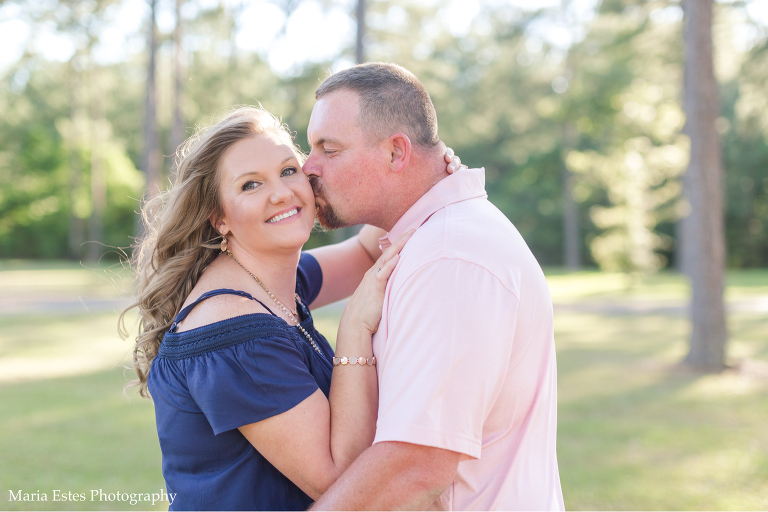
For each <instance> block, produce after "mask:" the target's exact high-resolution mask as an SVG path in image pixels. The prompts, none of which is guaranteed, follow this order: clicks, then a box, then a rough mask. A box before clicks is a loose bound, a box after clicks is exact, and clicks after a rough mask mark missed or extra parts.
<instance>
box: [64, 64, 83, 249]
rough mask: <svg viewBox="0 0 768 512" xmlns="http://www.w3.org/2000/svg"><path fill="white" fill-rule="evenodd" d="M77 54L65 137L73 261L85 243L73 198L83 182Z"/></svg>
mask: <svg viewBox="0 0 768 512" xmlns="http://www.w3.org/2000/svg"><path fill="white" fill-rule="evenodd" d="M79 55H80V54H79V52H78V53H76V54H75V56H74V57H72V60H71V61H70V66H69V79H70V83H69V118H70V121H71V123H70V130H71V132H70V133H69V134H68V135H67V145H68V150H69V158H68V162H69V194H68V197H69V200H70V205H69V236H68V245H69V257H70V258H71V259H73V260H79V259H80V258H82V256H83V242H84V241H85V226H84V225H83V219H81V218H80V217H79V216H78V215H77V213H76V211H75V204H74V203H75V198H76V197H77V196H78V195H79V193H80V187H82V182H83V161H82V159H81V158H80V151H79V150H80V148H79V142H80V134H79V133H78V132H77V130H78V127H79V120H80V118H81V113H80V109H81V105H82V101H81V97H80V96H81V95H82V82H81V80H80V77H81V72H80V71H78V70H76V69H75V64H74V61H75V59H77V58H79Z"/></svg>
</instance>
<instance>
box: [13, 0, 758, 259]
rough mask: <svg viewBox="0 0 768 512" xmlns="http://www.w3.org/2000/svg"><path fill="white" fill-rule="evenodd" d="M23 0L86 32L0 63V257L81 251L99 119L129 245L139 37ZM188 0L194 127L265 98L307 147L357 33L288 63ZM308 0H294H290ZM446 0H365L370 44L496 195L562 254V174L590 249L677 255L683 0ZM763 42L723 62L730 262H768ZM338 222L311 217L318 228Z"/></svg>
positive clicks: (123, 241)
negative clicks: (324, 94)
mask: <svg viewBox="0 0 768 512" xmlns="http://www.w3.org/2000/svg"><path fill="white" fill-rule="evenodd" d="M14 3H15V4H17V5H20V6H21V7H22V9H23V12H24V16H25V19H26V20H27V21H28V23H29V24H30V26H32V30H33V33H34V31H35V30H38V29H39V28H40V27H42V26H44V25H45V27H48V28H47V29H46V30H51V26H55V30H57V31H58V32H59V33H61V34H64V35H65V36H67V37H69V38H71V40H72V41H74V42H75V46H76V51H75V52H74V54H73V55H72V57H71V58H70V60H69V61H67V62H50V61H46V60H45V59H44V57H43V56H42V55H41V54H40V52H39V51H37V50H35V48H34V47H32V46H31V47H30V48H29V49H28V50H27V51H26V53H25V54H24V56H23V57H22V58H21V60H19V62H17V63H15V64H14V65H13V66H11V67H10V68H8V69H6V70H5V72H4V75H2V77H0V83H1V84H2V86H1V87H0V107H1V108H2V109H3V112H4V115H3V117H2V119H0V257H40V258H43V257H45V258H53V257H56V258H63V257H72V258H82V257H83V256H84V254H85V250H84V249H83V246H82V245H81V244H82V243H83V242H86V241H87V233H86V226H87V225H88V220H89V216H90V215H91V214H92V211H93V208H92V201H93V197H92V192H91V186H90V180H91V175H90V171H91V165H92V153H91V151H92V144H91V139H92V137H91V136H89V134H91V133H93V130H94V129H95V128H96V129H98V130H99V132H98V133H99V141H100V145H99V148H100V149H102V151H101V152H100V153H99V154H102V155H104V158H105V168H106V175H107V192H106V193H107V207H106V210H105V213H104V219H103V221H104V233H105V234H104V240H100V241H99V242H100V243H104V244H106V245H110V246H120V247H127V246H129V245H130V243H131V241H132V239H131V237H132V236H134V233H135V229H136V222H135V214H134V212H135V211H136V210H137V209H138V208H139V199H140V198H141V196H142V194H143V193H144V188H143V187H144V186H145V183H144V181H143V178H142V174H141V173H140V172H139V171H138V170H137V169H139V168H140V167H141V165H142V158H141V155H142V148H143V144H144V141H143V140H142V126H143V122H144V119H143V112H144V108H143V102H144V80H145V73H146V56H145V55H144V54H143V53H137V54H135V55H134V56H130V55H129V58H128V59H127V60H125V61H121V62H111V63H101V64H100V63H99V60H98V59H97V58H95V56H94V53H93V52H94V45H95V43H96V41H98V39H99V37H101V36H102V35H103V31H104V30H105V29H104V27H105V26H106V25H105V20H106V19H107V18H108V17H109V16H110V14H109V13H110V9H114V6H119V5H120V4H121V2H119V1H118V0H110V1H107V0H102V1H93V2H66V1H64V0H58V1H56V0H51V2H49V3H48V4H50V5H48V4H47V5H48V7H47V8H45V9H41V8H39V7H37V3H35V2H31V1H29V0H17V1H16V2H14ZM187 3H189V4H192V5H193V7H194V9H187V10H183V12H185V13H187V14H185V16H186V17H185V18H184V19H183V22H184V26H183V34H184V36H183V41H184V65H185V70H184V74H185V77H186V78H185V80H184V93H183V98H182V100H183V101H182V105H181V106H182V114H183V118H184V126H185V127H186V132H187V135H190V134H191V133H192V132H193V131H194V129H195V127H196V126H198V125H204V124H207V123H208V122H210V121H211V120H212V119H213V118H215V117H216V116H217V115H220V114H222V113H223V112H226V111H227V109H228V108H230V107H231V106H232V105H242V104H261V105H263V106H264V107H265V108H266V109H268V110H270V111H271V112H274V113H276V114H278V115H280V116H282V119H283V121H285V122H286V123H287V124H288V125H289V126H290V128H291V129H292V130H293V131H295V132H296V140H297V142H299V143H300V144H301V145H302V146H303V147H304V148H305V149H306V148H307V146H306V127H307V123H308V120H309V115H310V112H311V109H312V106H313V104H314V90H315V88H316V87H317V85H318V84H319V82H320V81H321V80H322V78H323V77H324V76H325V75H326V74H327V72H328V70H329V69H331V68H333V67H334V66H338V65H339V63H340V62H343V61H346V62H350V61H353V60H354V39H351V40H350V44H349V47H348V48H347V49H345V50H344V51H343V52H341V54H340V55H338V59H336V61H335V62H334V61H328V62H319V63H307V64H305V65H304V66H303V67H302V68H301V69H297V70H295V72H293V73H292V74H291V75H289V76H285V75H279V74H277V73H275V72H273V71H272V70H271V69H270V66H269V65H268V63H267V62H266V61H265V60H264V56H263V55H260V54H259V53H257V52H252V51H246V50H244V49H242V48H240V47H239V46H238V45H237V42H236V38H235V33H236V27H237V25H238V16H239V15H240V11H239V10H238V7H237V6H235V7H233V5H235V4H233V3H231V2H221V3H217V2H198V1H196V0H188V2H187ZM331 3H332V2H328V1H325V2H324V4H323V5H330V4H331ZM6 4H7V2H6ZM6 4H3V5H6ZM280 5H282V4H280ZM286 5H288V4H286ZM296 5H297V3H296V2H291V3H290V6H289V7H291V9H288V11H290V10H292V9H294V8H295V7H296ZM442 8H443V6H442V5H441V4H440V3H426V4H425V3H422V2H417V1H414V0H369V1H368V2H367V11H368V12H367V15H366V23H367V31H366V39H365V41H366V57H367V58H368V59H369V60H383V61H390V62H397V63H399V64H401V65H403V66H405V67H407V68H408V69H410V70H412V71H413V72H414V73H415V74H416V75H417V76H419V78H421V79H422V81H423V82H424V84H425V86H426V87H427V89H428V90H429V91H430V94H431V96H432V99H433V102H434V104H435V107H436V109H437V112H438V118H439V120H440V134H441V137H442V139H443V140H445V141H446V142H447V143H448V144H449V145H451V146H452V147H453V148H454V149H455V150H456V151H457V152H458V154H459V155H460V156H461V157H462V159H463V161H464V162H465V163H467V164H469V165H470V166H483V167H485V169H486V181H487V183H486V185H487V190H488V193H489V196H490V199H491V200H492V201H493V202H494V203H495V204H496V205H497V206H498V207H499V208H500V209H501V210H502V211H503V212H504V213H505V214H506V215H507V216H508V217H509V218H510V219H511V220H512V222H513V223H514V224H515V225H516V226H517V228H518V229H519V231H520V232H521V234H522V235H523V237H524V238H525V239H526V241H527V242H528V244H529V245H530V247H531V248H532V250H533V252H534V253H535V254H536V256H537V258H538V259H539V261H540V262H542V263H543V264H552V265H559V264H562V262H563V253H564V247H563V244H564V238H565V236H564V235H565V233H564V222H563V218H564V215H568V214H569V213H568V210H567V208H566V206H567V205H566V204H565V202H564V199H563V197H564V187H565V186H566V185H567V186H568V187H569V188H567V189H566V193H567V194H570V196H571V197H572V198H573V200H574V201H575V214H576V215H577V217H578V218H577V222H578V228H579V234H580V246H579V248H578V249H579V250H580V251H581V257H582V258H581V259H582V261H585V262H586V263H587V264H597V265H600V266H601V267H603V268H606V269H616V270H622V271H626V272H641V273H643V272H652V271H654V270H655V269H658V268H662V267H664V266H667V265H670V264H671V263H673V262H674V261H675V258H676V254H677V246H676V242H675V234H676V233H675V223H676V221H677V219H678V218H679V217H680V216H681V215H682V214H684V213H685V211H686V204H685V202H684V201H682V200H681V187H680V174H681V172H682V170H683V169H684V168H685V166H686V163H687V158H688V143H687V140H686V138H685V137H684V136H682V135H680V133H681V128H682V126H683V123H684V116H683V114H682V107H681V104H682V103H681V85H682V24H681V16H680V15H679V14H680V12H681V11H680V7H679V3H678V2H675V1H673V0H648V1H646V0H603V1H602V2H600V3H598V6H597V8H596V11H595V12H594V14H593V15H592V16H590V17H587V18H579V19H576V18H574V19H573V20H571V21H568V20H566V21H565V22H564V21H563V16H564V15H565V14H564V13H566V11H563V10H539V11H530V10H520V9H518V8H515V7H512V6H510V5H506V4H504V3H499V2H487V3H481V6H480V11H479V12H478V13H477V15H476V16H475V17H474V18H473V19H472V21H471V23H469V24H468V29H467V30H466V31H461V32H457V31H456V30H455V29H454V27H452V26H451V24H450V23H449V20H447V19H446V17H445V15H444V13H443V12H442V11H441V9H442ZM740 9H743V7H742V6H741V5H740V4H733V5H729V4H722V5H719V6H718V9H717V12H716V23H717V24H718V25H717V27H718V30H717V31H716V37H719V38H720V39H716V41H715V45H716V46H717V45H718V44H720V43H719V41H721V40H725V39H727V38H729V37H732V36H731V34H732V32H733V30H735V27H736V25H734V23H735V22H734V20H735V19H737V18H738V17H734V16H731V15H730V14H728V13H733V12H737V11H738V12H741V11H739V10H740ZM0 12H1V11H0ZM568 12H570V11H568ZM349 14H350V16H353V14H354V13H353V12H352V11H351V7H350V13H349ZM742 18H743V17H742ZM739 19H741V18H739ZM558 23H559V24H560V25H558ZM46 24H47V25H46ZM52 24H53V25H52ZM558 26H560V27H562V26H567V27H568V29H569V30H570V31H571V33H572V34H573V41H572V44H562V43H559V44H556V43H557V42H556V41H554V40H552V39H548V38H547V37H545V36H546V34H547V31H548V30H550V31H555V30H559V29H558V28H557V27H558ZM547 27H550V28H549V29H548V28H547ZM142 30H143V29H142ZM717 34H719V35H717ZM159 37H160V39H159V46H158V53H157V59H158V61H157V63H158V64H157V65H158V67H157V70H158V71H157V80H158V111H157V112H158V114H157V115H158V125H159V133H158V138H159V147H160V148H162V152H163V154H164V155H165V158H164V163H163V169H164V172H165V178H164V183H167V182H168V179H170V177H171V173H172V167H173V159H172V155H173V152H174V149H175V148H173V147H172V145H173V144H172V140H171V139H172V129H173V104H174V101H173V100H174V99H173V94H174V77H173V69H174V51H173V48H174V47H173V39H172V34H171V33H170V32H168V33H160V35H159ZM767 55H768V43H766V41H765V40H763V41H762V42H758V43H757V44H756V45H755V46H754V47H753V48H751V49H749V50H748V51H746V52H741V53H739V54H738V58H734V62H732V63H730V64H731V67H734V68H735V69H736V72H734V73H731V74H730V75H728V76H725V77H721V80H722V83H721V91H722V102H723V104H722V112H723V114H722V117H721V118H720V119H719V120H718V130H719V131H720V133H721V135H722V138H723V148H724V160H725V169H726V182H725V194H726V205H727V210H726V234H727V244H728V262H729V264H730V265H731V266H734V267H751V266H765V265H768V194H767V192H768V114H766V112H768V108H767V107H768V93H767V92H766V89H765V87H764V84H765V82H766V80H768V65H767V64H766V62H768V59H766V56H767ZM96 71H97V72H98V76H99V77H100V80H101V81H100V90H101V91H102V92H101V93H100V94H102V95H103V98H104V99H105V100H106V101H103V102H102V105H103V110H104V112H103V118H102V119H101V120H98V119H95V118H94V109H93V105H94V103H93V97H92V95H91V96H89V94H90V93H89V91H90V90H91V89H89V80H91V79H92V77H93V74H94V73H95V72H96ZM94 123H96V124H94ZM102 144H103V146H104V147H103V148H102V147H101V145H102ZM564 167H565V168H567V170H568V172H569V174H567V175H566V178H564ZM568 176H570V178H568ZM569 179H570V181H567V180H569ZM329 239H330V237H329V236H328V235H327V234H325V233H322V232H320V233H316V234H314V235H313V237H312V239H311V241H310V245H316V244H321V243H324V242H326V241H328V240H329Z"/></svg>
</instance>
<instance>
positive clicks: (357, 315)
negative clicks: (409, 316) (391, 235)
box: [339, 229, 415, 336]
mask: <svg viewBox="0 0 768 512" xmlns="http://www.w3.org/2000/svg"><path fill="white" fill-rule="evenodd" d="M414 231H415V230H414V229H412V230H410V231H407V232H406V233H404V234H403V235H402V236H400V238H398V239H397V240H396V241H395V242H394V243H393V244H392V245H391V246H389V247H388V248H387V250H386V251H384V253H382V255H381V256H380V257H379V259H378V260H376V263H375V264H374V265H373V267H371V268H370V270H368V272H366V273H365V277H363V281H362V282H361V283H360V286H358V287H357V290H355V293H354V294H352V298H351V299H349V302H348V303H347V306H346V307H345V308H344V313H343V314H342V315H341V323H340V326H339V330H340V331H341V330H342V329H353V330H354V329H359V330H361V331H363V332H364V333H367V335H368V336H371V335H373V334H374V333H375V332H376V331H377V330H378V329H379V322H380V321H381V310H382V308H383V306H384V291H385V290H386V288H387V280H388V279H389V276H390V275H392V271H393V270H394V269H395V265H397V262H398V260H399V259H400V250H401V249H402V248H403V247H404V246H405V243H406V242H407V241H408V239H409V238H411V235H412V234H413V233H414Z"/></svg>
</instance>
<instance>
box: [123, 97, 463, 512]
mask: <svg viewBox="0 0 768 512" xmlns="http://www.w3.org/2000/svg"><path fill="white" fill-rule="evenodd" d="M180 155H181V156H180V160H179V163H178V171H177V177H176V183H175V184H174V186H173V187H172V189H171V190H169V191H168V192H166V193H164V194H161V195H160V196H159V197H157V198H156V199H154V200H152V201H150V202H149V203H148V204H147V205H146V207H145V208H144V211H143V216H144V221H145V223H146V226H147V236H146V238H145V240H144V241H143V242H142V243H141V244H140V246H139V248H138V251H137V252H136V260H135V264H136V270H137V276H138V299H137V303H136V304H135V305H134V306H135V307H138V308H139V313H140V316H141V322H140V333H139V337H138V338H137V343H136V348H135V350H134V363H135V366H136V371H137V373H138V376H139V380H138V384H139V386H140V392H141V394H142V395H143V396H147V391H149V393H151V395H152V397H153V399H154V402H155V415H156V421H157V429H158V435H159V438H160V446H161V449H162V452H163V475H164V477H165V480H166V485H167V487H168V494H169V497H172V498H173V501H172V502H171V507H170V508H171V509H172V510H175V509H180V510H181V509H184V510H188V509H230V510H231V509H252V510H255V509H269V510H278V509H306V508H307V507H308V506H309V505H310V504H311V503H312V501H313V500H314V499H317V498H318V497H319V496H320V495H321V494H322V493H323V492H324V491H325V490H326V489H327V488H328V487H329V486H330V485H331V484H332V483H333V482H334V481H335V480H336V478H338V476H339V475H340V474H341V473H342V472H343V471H344V470H345V469H346V468H347V467H348V466H349V464H351V462H352V461H353V460H354V459H355V458H356V457H357V456H358V455H359V454H360V453H362V451H363V450H365V448H366V447H368V446H370V444H371V443H372V441H373V437H374V430H375V422H376V409H377V400H378V398H377V382H376V373H375V368H374V365H375V358H374V357H373V353H372V350H371V335H372V334H373V333H374V332H375V331H376V328H377V327H378V322H379V319H380V316H381V307H382V302H383V294H384V288H385V286H386V280H387V278H388V277H389V275H390V273H391V271H392V269H393V268H394V266H395V264H396V263H397V258H398V256H397V253H398V252H399V250H400V249H401V248H402V247H403V245H404V244H405V242H406V240H407V237H408V236H410V235H409V234H407V235H405V236H404V237H403V238H401V239H400V240H398V241H397V242H396V243H395V244H393V245H392V247H390V248H389V249H388V250H387V251H386V252H385V253H384V254H381V253H380V251H379V249H378V237H379V236H381V235H382V232H381V231H380V230H377V229H375V228H372V227H370V226H366V227H365V228H363V230H362V231H361V233H360V234H359V235H358V236H357V237H355V238H353V239H351V240H348V241H346V242H343V243H341V244H337V245H335V246H329V247H324V248H320V249H316V250H314V251H310V252H309V253H302V252H301V247H302V245H303V244H304V243H305V242H306V241H307V239H308V238H309V235H310V232H311V229H312V227H313V225H314V212H315V205H314V196H313V194H312V189H311V187H310V185H309V181H308V180H307V178H306V176H305V175H304V174H303V173H302V171H301V164H302V155H301V153H300V151H299V150H298V149H297V148H296V147H295V145H294V144H293V141H292V139H291V136H290V134H289V133H288V131H287V130H286V129H285V127H284V126H282V125H281V124H280V123H279V122H278V121H277V120H276V119H275V118H274V117H273V116H271V115H270V114H268V113H267V112H265V111H263V110H259V109H254V108H243V109H239V110H236V111H234V112H233V113H232V114H230V115H229V116H227V117H226V118H225V119H223V120H222V121H221V122H219V123H218V124H216V125H215V126H213V127H212V128H211V129H209V130H208V131H206V132H204V133H200V134H198V135H197V136H195V137H193V138H192V139H190V140H189V141H188V142H187V143H186V144H185V146H184V148H183V150H182V151H181V153H180ZM447 159H448V160H450V159H449V158H447ZM451 165H452V166H458V162H453V163H452V164H451ZM377 258H378V260H377ZM374 261H375V262H376V263H375V265H374V266H373V267H371V265H372V263H373V262H374ZM368 269H370V270H368ZM374 269H375V270H374ZM361 281H362V283H361ZM358 284H360V286H359V287H358V288H357V290H356V291H355V293H354V295H353V297H352V299H351V300H350V301H349V303H348V305H347V307H346V308H345V310H344V314H343V315H342V319H341V323H340V326H339V331H338V336H337V344H336V350H337V354H338V355H339V359H336V358H333V353H332V350H331V347H330V346H329V345H328V342H327V341H326V340H325V338H323V336H322V335H320V333H318V332H317V330H316V329H315V328H314V325H313V323H312V317H311V315H310V313H309V308H308V306H312V307H319V306H322V305H324V304H327V303H330V302H334V301H336V300H339V299H341V298H343V297H345V296H348V295H350V294H351V293H352V291H354V290H355V287H356V286H357V285H358ZM294 308H295V309H294ZM347 362H349V364H343V363H347ZM339 363H342V364H339ZM334 364H336V365H337V367H336V368H335V369H334V366H333V365H334ZM332 374H333V379H331V375H332Z"/></svg>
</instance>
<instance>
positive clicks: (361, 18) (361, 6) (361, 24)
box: [355, 0, 365, 64]
mask: <svg viewBox="0 0 768 512" xmlns="http://www.w3.org/2000/svg"><path fill="white" fill-rule="evenodd" d="M355 60H356V61H357V63H358V64H362V63H363V62H365V0H357V44H356V45H355Z"/></svg>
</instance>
